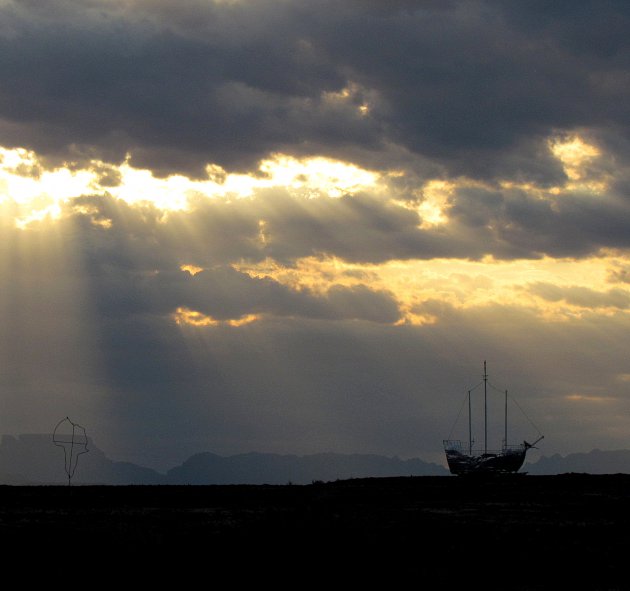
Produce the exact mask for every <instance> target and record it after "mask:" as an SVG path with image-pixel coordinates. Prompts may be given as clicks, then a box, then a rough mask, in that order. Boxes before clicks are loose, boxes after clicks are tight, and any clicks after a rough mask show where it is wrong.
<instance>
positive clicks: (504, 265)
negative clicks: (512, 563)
mask: <svg viewBox="0 0 630 591" xmlns="http://www.w3.org/2000/svg"><path fill="white" fill-rule="evenodd" d="M629 33H630V8H629V7H628V5H627V3H626V2H621V1H613V0H605V1H597V2H595V1H594V0H592V1H574V2H564V1H557V2H527V3H524V2H520V1H516V0H514V1H507V0H506V1H477V2H467V1H466V2H464V1H455V0H453V1H445V2H437V1H430V0H426V1H421V0H418V1H412V0H400V1H395V2H377V1H373V0H348V1H346V2H332V0H280V1H278V0H256V1H254V0H221V1H220V0H183V1H177V2H175V1H174V0H89V1H79V0H51V1H49V2H45V3H37V2H34V1H27V0H0V79H1V80H2V84H1V85H0V232H1V233H2V234H1V238H0V278H1V281H2V290H0V321H2V324H3V326H4V327H5V329H4V330H3V333H2V337H1V338H0V361H1V371H0V390H1V392H2V397H3V398H2V412H0V429H1V430H3V431H4V432H8V433H16V432H25V431H26V432H29V431H46V430H49V429H50V428H52V426H54V423H55V422H56V421H55V419H57V418H61V417H63V416H71V417H72V418H73V419H74V420H78V421H79V422H80V423H81V424H83V425H85V426H86V427H87V428H88V432H89V433H90V435H91V436H92V437H93V438H94V440H95V441H96V442H97V444H99V447H102V448H103V449H105V450H106V451H108V452H109V453H110V455H113V456H116V457H119V458H122V459H133V460H135V461H138V462H139V463H145V464H150V465H152V466H156V467H161V468H167V467H171V466H172V464H173V463H174V462H175V461H181V460H183V459H185V457H186V455H187V454H190V453H194V452H197V451H214V452H217V453H237V452H247V451H252V450H255V451H271V452H285V453H312V452H318V451H340V452H373V453H384V454H389V455H402V456H421V457H423V458H425V459H432V460H441V459H442V456H441V449H440V445H441V441H442V439H443V438H444V437H447V436H448V435H449V429H450V428H451V423H452V420H453V419H454V418H455V415H456V413H457V410H458V408H459V405H460V404H461V400H460V398H461V397H462V396H463V395H464V394H465V392H466V388H467V387H471V386H473V385H474V384H475V383H477V381H478V379H479V378H480V373H481V367H482V362H483V360H484V359H487V360H488V361H489V367H490V375H491V379H492V381H493V383H496V384H498V385H500V386H502V387H506V388H509V389H510V391H511V392H513V394H514V395H516V397H517V398H518V399H519V400H520V402H521V403H522V405H523V408H526V409H527V410H528V411H529V414H530V416H531V417H532V418H533V419H535V421H536V422H537V423H538V424H539V426H540V427H541V429H542V430H543V431H544V432H545V435H546V438H545V451H548V452H549V453H553V452H556V451H558V452H561V453H568V452H571V451H588V450H589V449H591V448H593V447H598V448H600V449H605V448H607V447H608V448H614V447H627V446H628V442H627V434H628V432H630V423H629V422H628V421H627V419H626V416H627V410H628V408H627V407H628V404H627V400H628V395H629V391H628V384H629V383H630V382H629V381H628V375H629V374H630V371H629V370H628V367H627V358H626V357H627V356H626V351H627V349H628V346H629V345H630V342H629V341H628V334H629V333H628V330H627V329H628V319H629V318H630V316H628V314H629V310H630V288H629V286H628V284H629V283H630V280H629V276H630V273H629V269H630V262H629V260H630V259H629V258H628V256H629V250H628V249H629V247H630V243H629V240H630V238H629V237H630V201H629V197H630V182H629V179H630V112H629V111H628V101H627V100H626V99H627V95H628V91H629V90H630V76H629V75H628V72H629V70H630V35H629ZM51 417H52V418H51ZM525 427H527V424H526V425H525ZM514 433H518V434H519V437H520V436H522V437H524V438H525V437H527V436H528V435H530V434H529V433H522V435H521V432H520V431H518V427H516V426H515V431H514ZM494 435H495V436H496V437H500V433H494ZM547 446H549V447H547Z"/></svg>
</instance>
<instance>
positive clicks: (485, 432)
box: [483, 361, 488, 454]
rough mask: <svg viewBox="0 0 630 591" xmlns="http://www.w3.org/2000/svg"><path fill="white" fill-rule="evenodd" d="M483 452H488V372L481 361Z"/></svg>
mask: <svg viewBox="0 0 630 591" xmlns="http://www.w3.org/2000/svg"><path fill="white" fill-rule="evenodd" d="M483 453H484V454H487V453H488V374H487V373H486V362H485V361H484V362H483Z"/></svg>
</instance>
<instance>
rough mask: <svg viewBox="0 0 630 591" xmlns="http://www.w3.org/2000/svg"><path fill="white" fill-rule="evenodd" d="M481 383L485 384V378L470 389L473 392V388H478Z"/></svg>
mask: <svg viewBox="0 0 630 591" xmlns="http://www.w3.org/2000/svg"><path fill="white" fill-rule="evenodd" d="M481 384H483V380H481V382H479V383H478V384H477V385H476V386H473V387H472V388H470V391H471V392H472V391H473V390H476V389H477V388H479V386H481Z"/></svg>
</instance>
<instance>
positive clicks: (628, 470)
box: [522, 449, 630, 474]
mask: <svg viewBox="0 0 630 591" xmlns="http://www.w3.org/2000/svg"><path fill="white" fill-rule="evenodd" d="M522 471H523V472H528V473H529V474H566V473H569V472H577V473H584V474H630V450H627V449H620V450H612V451H602V450H599V449H594V450H592V451H589V452H587V453H574V454H569V455H567V456H561V455H559V454H555V455H553V456H550V457H546V456H542V457H541V458H540V459H539V460H538V461H537V462H534V463H532V464H525V465H524V466H523V470H522Z"/></svg>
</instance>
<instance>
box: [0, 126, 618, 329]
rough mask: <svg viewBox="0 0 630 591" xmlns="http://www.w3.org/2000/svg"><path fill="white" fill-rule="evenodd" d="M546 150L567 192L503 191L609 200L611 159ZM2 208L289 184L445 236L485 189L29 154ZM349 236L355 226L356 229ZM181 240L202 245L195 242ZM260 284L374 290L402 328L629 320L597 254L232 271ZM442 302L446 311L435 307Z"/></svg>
mask: <svg viewBox="0 0 630 591" xmlns="http://www.w3.org/2000/svg"><path fill="white" fill-rule="evenodd" d="M547 147H548V149H549V150H550V152H551V153H552V154H553V155H554V157H555V158H556V159H557V160H558V162H559V163H560V164H561V165H562V167H563V169H564V170H565V173H566V178H567V180H566V182H565V184H564V185H562V186H553V187H539V186H536V185H533V184H531V183H528V184H521V185H519V184H518V183H514V181H511V182H507V181H506V182H501V181H499V187H500V188H501V189H503V190H509V191H515V190H518V191H521V192H523V193H524V194H527V195H529V196H531V197H533V198H535V199H538V200H540V201H542V202H546V201H549V202H553V201H555V200H558V199H562V198H563V194H565V193H567V194H569V193H575V192H576V191H580V192H581V193H582V194H583V195H587V196H590V197H588V198H591V199H594V200H598V199H605V196H606V191H607V187H608V183H609V182H610V178H609V177H610V173H609V172H606V171H605V168H598V167H597V166H593V165H594V163H597V161H598V159H601V158H602V156H603V154H602V151H601V149H600V148H598V147H596V146H595V145H592V144H589V143H588V142H587V141H586V140H585V139H584V138H582V137H580V136H579V135H573V136H562V137H552V138H550V139H549V140H548V142H547ZM0 158H1V163H0V210H1V212H2V216H3V218H4V221H5V222H6V221H7V220H12V221H13V223H14V224H15V226H16V227H18V228H20V229H22V230H24V231H28V229H29V227H31V226H33V224H37V223H42V222H44V221H46V222H47V223H54V222H55V220H56V219H59V218H60V217H61V216H62V215H63V212H64V206H65V205H67V204H69V203H71V202H72V200H73V199H75V198H77V197H80V196H83V195H88V196H96V197H98V196H108V197H112V198H114V199H116V200H120V201H121V202H123V203H126V204H128V205H129V206H131V207H141V206H144V205H147V204H148V205H150V206H151V207H152V208H153V209H155V210H157V211H158V212H161V214H160V215H162V216H163V219H165V220H166V219H168V216H169V215H170V214H171V213H173V212H186V211H191V210H192V209H194V207H195V205H196V204H199V203H200V202H202V201H203V200H214V201H222V202H225V203H229V202H232V201H234V200H241V201H243V200H244V201H246V200H247V199H249V198H251V197H252V196H254V195H257V194H260V192H261V191H265V190H274V189H277V188H281V189H282V190H284V191H288V192H289V194H290V195H291V196H292V197H293V198H294V199H295V201H296V202H297V203H299V202H300V201H302V200H307V201H308V200H322V199H332V200H335V199H340V198H342V197H348V196H350V197H351V196H353V195H358V194H362V193H367V194H370V195H372V196H374V198H375V199H378V200H379V202H382V203H386V204H389V206H391V207H392V208H394V209H399V210H400V211H409V210H411V211H412V212H413V213H414V215H417V226H418V228H419V229H420V230H430V229H435V228H438V229H439V228H441V227H443V228H448V227H449V225H450V224H451V223H452V221H451V216H452V213H451V207H452V204H453V196H454V195H455V194H456V193H457V191H461V190H474V189H482V190H484V189H487V187H485V186H484V185H483V184H482V183H480V182H479V181H471V180H470V179H467V178H459V179H450V180H444V179H437V178H435V179H425V180H424V181H423V182H422V183H420V184H419V186H417V187H416V188H412V189H410V190H407V191H406V192H404V193H403V194H402V195H401V194H400V192H399V191H395V190H393V184H392V183H393V182H394V181H396V180H397V179H400V177H404V176H405V174H406V173H405V171H400V170H386V171H370V170H366V169H362V168H360V167H359V166H356V165H354V164H352V163H349V162H341V161H337V160H333V159H330V158H324V157H314V158H304V159H299V158H295V157H291V156H288V155H284V154H275V155H273V156H272V157H270V158H268V159H267V160H264V161H262V162H261V163H260V166H259V168H258V170H256V171H254V172H253V173H252V174H242V173H241V174H235V173H228V172H226V171H225V170H223V169H222V168H220V167H218V166H216V165H212V164H210V165H208V166H207V173H208V175H207V179H205V180H196V179H191V178H188V177H186V176H182V175H172V176H168V177H166V178H160V177H157V176H155V175H154V174H152V173H151V171H149V170H141V169H137V168H134V167H132V166H131V165H130V164H129V159H128V160H127V161H126V162H124V163H123V164H122V165H120V166H114V165H112V164H106V163H103V162H100V161H93V162H92V163H91V164H90V165H89V166H86V167H82V168H77V167H76V166H73V165H71V164H68V165H67V166H64V167H58V168H54V169H46V168H45V167H44V166H43V165H42V164H41V162H40V161H39V159H38V157H37V154H35V153H34V152H30V151H27V150H24V149H7V148H2V149H0ZM90 207H91V205H89V204H87V205H86V204H79V205H75V206H73V207H71V208H70V211H72V212H74V213H80V214H89V213H90V212H91V209H90ZM91 223H93V224H96V225H99V226H101V227H102V228H103V230H107V229H109V227H110V226H111V220H109V219H108V218H107V217H102V216H101V217H98V216H93V217H92V218H91ZM259 227H260V233H259V239H260V241H261V243H264V242H265V241H266V240H269V238H270V237H269V236H268V235H267V232H268V228H267V222H266V220H265V219H260V220H259ZM348 231H349V232H352V231H353V229H352V228H348ZM178 239H179V240H184V241H186V240H194V239H195V237H194V236H193V235H190V236H186V235H183V236H179V237H178ZM179 263H180V265H179V267H180V269H181V270H182V272H186V273H189V274H190V275H191V276H193V277H194V276H196V275H197V274H198V273H200V272H202V271H203V270H204V267H202V266H199V265H197V264H195V263H193V262H192V261H187V260H181V261H180V262H179ZM233 267H234V268H235V269H236V270H238V271H239V272H241V273H243V274H246V275H247V276H249V277H252V278H259V279H260V278H270V279H273V281H275V282H277V283H278V284H280V285H283V286H286V287H288V288H290V289H293V290H302V291H304V290H307V291H308V292H309V293H313V294H324V295H325V294H326V293H327V292H328V290H330V289H331V287H332V286H345V287H348V288H352V287H356V286H363V285H369V287H370V289H374V290H379V291H382V292H384V293H385V292H387V293H390V294H392V296H393V297H394V298H395V300H396V302H398V305H399V307H400V317H399V319H398V320H397V323H398V324H426V323H434V322H436V321H438V320H439V316H440V314H441V313H444V312H445V310H463V309H469V308H475V307H483V306H487V305H500V306H506V307H510V306H518V307H522V308H524V309H527V310H529V311H531V312H533V313H535V314H537V315H539V316H542V317H544V318H546V319H548V320H554V321H563V320H570V319H573V318H578V317H582V316H588V315H592V314H599V315H616V314H627V310H628V309H629V308H630V291H628V290H627V289H626V288H625V285H626V284H627V281H626V278H625V275H624V273H625V269H626V268H627V263H626V255H625V253H623V252H619V251H615V252H613V251H608V252H606V251H600V252H598V253H597V256H594V257H593V256H591V257H585V258H582V259H575V258H571V257H569V258H562V257H560V258H558V257H549V256H545V257H538V258H529V259H518V258H516V259H512V260H497V259H495V258H493V257H491V256H487V257H484V258H483V259H482V260H467V259H465V258H461V257H451V258H445V257H433V258H431V257H429V258H425V259H423V260H414V259H413V258H408V259H406V260H402V259H396V258H393V259H391V260H386V261H383V262H379V263H358V262H356V261H355V262H352V261H348V260H344V259H343V257H339V256H335V255H331V254H327V253H325V252H324V253H322V254H321V255H319V256H312V255H311V256H302V257H298V258H297V259H296V260H294V261H293V263H292V264H290V265H287V264H286V263H284V262H283V261H279V260H275V259H273V258H269V257H266V258H265V259H264V260H262V261H259V260H258V261H252V260H247V259H242V260H240V261H236V262H234V263H233ZM438 302H439V304H440V306H437V305H436V304H437V303H438ZM170 317H171V319H172V321H173V322H175V323H176V324H178V325H180V326H184V325H188V326H190V327H196V328H199V329H205V328H209V327H214V326H217V325H220V324H226V325H228V326H231V327H235V328H238V327H240V326H245V325H248V324H251V323H253V322H257V321H259V320H260V319H262V318H264V317H265V315H264V314H259V313H247V314H243V315H240V316H237V317H235V318H230V319H223V320H217V319H215V318H213V317H212V316H211V315H208V314H204V313H202V312H201V311H199V310H195V309H192V308H189V307H186V306H180V307H177V308H176V309H174V310H172V311H171V316H170Z"/></svg>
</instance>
